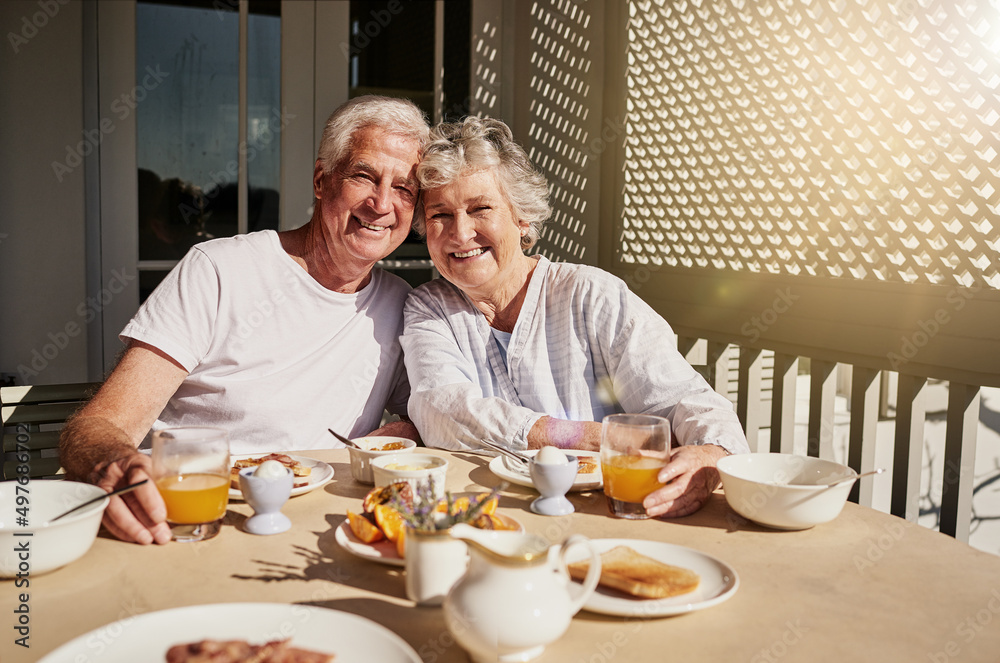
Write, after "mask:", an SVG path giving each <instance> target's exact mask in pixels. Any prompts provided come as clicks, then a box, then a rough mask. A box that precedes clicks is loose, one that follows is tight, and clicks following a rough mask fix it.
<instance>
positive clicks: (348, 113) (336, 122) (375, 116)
mask: <svg viewBox="0 0 1000 663" xmlns="http://www.w3.org/2000/svg"><path fill="white" fill-rule="evenodd" d="M370 126H377V127H379V128H380V129H383V130H385V131H387V132H388V133H390V134H396V135H399V136H403V137H405V138H409V139H412V140H415V141H417V143H419V144H420V147H421V148H423V146H424V144H425V143H426V142H427V135H428V132H429V131H430V127H428V126H427V119H426V118H425V117H424V113H423V111H421V110H420V108H418V107H417V105H416V104H414V103H413V102H412V101H410V100H408V99H396V98H393V97H382V96H378V95H374V94H367V95H364V96H361V97H355V98H354V99H351V100H350V101H348V102H347V103H345V104H343V105H342V106H340V107H339V108H337V110H335V111H334V112H333V115H331V116H330V117H329V119H328V120H327V121H326V127H325V128H324V129H323V138H322V139H321V140H320V143H319V154H318V155H317V157H316V158H317V159H318V160H319V161H322V162H323V172H324V173H331V172H333V169H334V168H336V167H337V166H338V165H339V164H340V162H341V161H342V160H343V159H345V158H347V155H348V154H349V153H350V151H351V143H352V141H353V140H354V134H355V133H357V131H358V130H360V129H364V128H365V127H370Z"/></svg>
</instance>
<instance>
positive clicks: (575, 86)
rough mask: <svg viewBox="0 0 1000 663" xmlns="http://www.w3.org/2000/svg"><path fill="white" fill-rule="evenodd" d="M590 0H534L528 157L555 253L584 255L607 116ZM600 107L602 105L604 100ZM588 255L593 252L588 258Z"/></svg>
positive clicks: (542, 247) (547, 243)
mask: <svg viewBox="0 0 1000 663" xmlns="http://www.w3.org/2000/svg"><path fill="white" fill-rule="evenodd" d="M593 11H594V10H593V8H592V7H591V6H590V5H589V4H588V3H587V2H584V1H571V0H548V1H544V0H539V1H537V2H533V3H532V4H531V30H530V43H531V56H530V66H529V70H528V72H527V74H526V75H528V76H529V77H530V78H529V88H530V92H529V95H528V96H529V98H530V102H529V113H530V124H529V129H528V139H527V140H526V141H525V144H526V145H527V147H528V156H529V157H531V161H532V163H534V164H535V166H536V167H537V168H538V169H539V170H540V171H541V172H542V173H544V174H545V176H546V177H547V178H548V181H549V187H550V190H551V194H550V200H551V203H552V208H553V210H554V211H553V215H552V217H551V218H550V219H549V221H548V222H547V223H546V224H545V226H544V227H543V231H542V241H541V242H540V243H539V246H538V249H539V252H540V253H542V254H544V255H547V256H548V257H550V258H554V259H560V260H570V261H576V262H580V261H583V260H584V258H585V254H586V248H587V242H586V241H585V238H584V234H585V231H586V227H585V221H584V219H585V218H586V215H587V212H588V204H592V203H591V201H590V197H592V196H596V194H597V189H596V187H594V188H593V189H591V190H590V191H588V189H587V186H588V181H589V179H590V177H589V172H588V168H589V171H590V172H593V173H596V172H597V171H596V169H595V168H594V167H595V166H596V163H597V162H596V160H595V157H596V156H597V155H596V154H594V153H593V151H594V150H593V149H592V148H591V147H589V145H590V143H591V142H592V137H593V135H594V133H595V130H594V125H595V123H599V122H600V118H599V117H597V114H596V113H591V112H590V108H591V106H592V105H594V103H595V102H594V91H593V90H592V89H591V84H590V82H589V76H590V75H591V68H592V66H593V60H594V58H595V57H602V55H601V54H596V55H595V53H594V41H595V39H596V38H599V36H600V35H599V33H598V34H595V33H594V31H595V24H596V23H597V21H595V17H594V16H593V15H592V14H593ZM598 107H599V106H598ZM586 257H589V256H586Z"/></svg>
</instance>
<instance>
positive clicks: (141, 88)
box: [52, 65, 170, 184]
mask: <svg viewBox="0 0 1000 663" xmlns="http://www.w3.org/2000/svg"><path fill="white" fill-rule="evenodd" d="M169 76H170V74H169V73H168V72H166V71H161V70H160V65H156V68H155V69H154V68H153V67H149V66H147V67H146V75H145V76H143V78H142V81H141V82H140V83H139V84H138V85H136V86H135V87H133V88H132V89H131V90H129V91H128V92H125V93H122V94H121V96H119V97H117V98H116V99H115V100H114V101H112V102H111V105H110V106H109V108H110V110H111V112H112V113H114V114H115V117H117V118H118V121H119V122H121V121H122V120H124V119H126V118H127V117H128V116H129V115H130V114H131V113H132V111H134V110H135V109H136V108H137V107H138V106H139V104H140V103H142V101H143V100H144V99H145V98H146V95H148V94H149V93H150V92H152V91H153V90H155V89H156V88H157V87H159V85H160V83H162V82H163V80H164V79H166V78H167V77H169ZM117 126H118V125H117V124H115V122H114V121H113V120H112V119H111V118H110V117H102V118H101V120H100V122H98V123H97V126H96V127H94V128H92V129H84V130H83V140H81V141H80V142H79V143H77V144H76V145H67V146H66V158H65V159H63V160H62V161H53V162H52V172H53V174H54V175H55V176H56V181H57V182H59V183H60V184H61V183H62V181H63V178H64V177H66V175H69V174H70V173H72V172H73V171H74V170H75V169H76V168H77V167H79V166H80V164H82V163H83V159H84V158H85V157H87V156H90V154H91V153H92V152H93V151H94V150H95V149H97V148H98V147H99V146H100V144H101V142H102V141H103V140H104V137H105V136H107V135H108V134H110V133H113V132H114V130H115V129H116V128H117Z"/></svg>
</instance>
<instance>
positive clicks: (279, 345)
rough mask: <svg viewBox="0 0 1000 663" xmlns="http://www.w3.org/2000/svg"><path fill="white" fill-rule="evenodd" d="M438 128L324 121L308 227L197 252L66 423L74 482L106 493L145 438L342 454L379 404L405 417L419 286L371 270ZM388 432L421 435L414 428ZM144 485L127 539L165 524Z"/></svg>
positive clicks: (121, 510) (408, 211)
mask: <svg viewBox="0 0 1000 663" xmlns="http://www.w3.org/2000/svg"><path fill="white" fill-rule="evenodd" d="M427 132H428V127H427V123H426V121H425V119H424V116H423V114H422V113H421V112H420V110H419V109H418V108H417V107H416V106H415V105H413V104H412V103H410V102H408V101H403V100H398V99H388V98H384V97H360V98H357V99H354V100H352V101H350V102H348V103H347V104H345V105H344V106H342V107H341V108H339V109H338V110H337V111H335V112H334V114H333V115H331V116H330V119H329V120H328V121H327V125H326V129H325V131H324V134H323V138H322V141H321V145H320V148H319V155H318V158H317V160H316V165H315V169H314V172H313V192H314V195H315V199H316V200H315V208H314V212H313V216H312V219H311V220H310V221H309V222H308V223H307V224H306V225H305V226H303V227H301V228H298V229H296V230H291V231H287V232H281V233H275V232H273V231H263V232H259V233H251V234H249V235H241V236H236V237H232V238H226V239H219V240H213V241H210V242H205V243H202V244H200V245H198V246H196V247H194V248H193V249H192V250H191V251H190V252H189V253H188V254H187V255H186V256H185V258H184V259H183V260H182V261H181V262H180V263H179V264H178V265H177V267H176V268H174V270H173V271H171V273H170V274H169V275H168V276H167V278H166V279H165V280H164V281H163V283H162V284H161V285H160V286H159V287H158V288H157V290H156V291H155V292H154V293H153V294H152V296H150V298H149V299H148V300H147V301H146V302H145V303H144V304H143V306H142V307H141V309H140V310H139V312H138V313H137V314H136V316H135V317H134V318H133V319H132V321H131V322H129V324H128V325H127V326H126V327H125V329H124V330H123V331H122V333H121V338H122V340H123V341H125V342H127V348H126V350H125V353H124V354H123V356H122V358H121V360H120V362H119V364H118V366H117V367H116V368H115V370H114V372H113V373H111V375H110V376H109V377H108V379H107V381H106V382H105V383H104V385H103V387H102V388H101V390H100V391H99V392H98V393H97V394H96V395H95V396H94V398H93V399H92V400H91V402H90V403H89V404H88V405H87V406H86V407H85V408H83V409H82V410H81V411H80V412H79V414H77V415H76V416H75V417H74V418H73V419H72V420H71V421H70V422H69V423H68V424H67V426H66V428H65V429H64V432H63V435H62V439H61V444H60V459H61V462H62V465H63V467H64V468H65V469H66V471H67V474H68V475H69V476H70V477H74V478H78V479H82V480H86V481H90V482H92V483H95V484H97V485H99V486H101V487H102V488H105V489H107V490H110V489H112V488H116V487H120V486H123V485H126V484H128V483H131V482H135V481H138V480H141V479H142V478H144V477H145V476H146V475H147V474H148V472H149V468H150V463H149V457H148V456H147V455H145V454H142V453H141V452H139V451H138V450H137V448H138V447H139V445H140V443H142V441H143V440H144V439H145V438H146V437H147V436H148V434H149V432H150V430H151V429H153V430H155V429H158V428H163V427H167V426H178V425H210V426H219V427H221V428H224V429H226V430H227V431H229V434H230V439H231V443H232V450H233V452H236V453H241V452H242V453H245V452H253V451H262V452H269V451H289V450H293V449H308V448H320V447H331V446H340V444H339V443H338V442H336V441H334V440H333V438H332V437H331V436H330V435H329V433H328V432H327V430H326V429H327V428H332V429H334V430H336V431H338V432H340V431H343V432H344V433H345V434H347V435H350V436H356V435H364V434H367V433H369V432H370V431H371V430H372V429H373V428H376V427H377V426H378V425H379V423H380V422H381V418H382V414H383V412H384V410H385V409H386V408H387V407H388V409H389V410H390V411H392V412H396V413H399V414H405V405H406V399H407V396H408V393H409V386H408V384H407V381H406V375H405V370H404V368H403V364H402V354H401V350H400V347H399V340H398V338H399V335H400V332H401V328H402V306H403V301H404V299H405V298H406V294H407V292H408V291H409V287H408V286H407V285H406V283H405V282H403V280H402V279H399V278H398V277H395V276H393V275H391V274H387V273H385V272H382V271H381V270H378V269H373V267H374V265H375V263H376V262H377V261H378V260H381V259H382V258H384V257H385V256H387V255H388V254H389V253H390V252H392V251H393V250H394V249H395V248H396V247H397V246H399V245H400V243H401V242H402V241H403V240H404V239H405V238H406V236H407V234H408V233H409V231H410V224H411V222H412V220H413V212H414V207H415V205H416V203H417V197H418V193H419V191H418V187H417V182H416V166H417V162H418V160H419V157H420V153H421V150H422V148H423V145H424V143H425V141H426V139H427ZM378 433H379V434H386V435H393V434H395V435H406V436H407V437H415V436H416V430H415V429H414V428H413V426H412V425H411V424H409V423H408V422H405V421H404V422H396V423H394V424H389V425H388V426H386V427H383V428H382V429H379V431H378ZM165 516H166V510H165V507H164V504H163V501H162V499H161V498H160V496H159V494H158V493H157V491H156V489H155V488H154V487H153V486H152V485H151V484H147V485H146V486H143V487H142V488H140V489H139V490H136V491H134V492H132V493H130V494H128V495H126V496H124V498H118V497H116V498H113V499H112V502H111V503H110V504H109V505H108V508H107V510H106V511H105V516H104V524H105V525H106V526H107V528H108V529H109V530H110V531H111V533H112V534H114V535H115V536H117V537H118V538H121V539H124V540H127V541H134V542H137V543H143V544H146V543H152V542H154V541H155V542H157V543H165V542H167V541H169V540H170V529H169V527H168V526H167V524H166V522H165Z"/></svg>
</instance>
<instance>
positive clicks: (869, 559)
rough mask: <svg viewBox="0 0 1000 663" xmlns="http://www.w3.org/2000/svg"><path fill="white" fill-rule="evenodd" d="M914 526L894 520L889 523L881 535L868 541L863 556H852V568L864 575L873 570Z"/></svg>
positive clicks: (907, 522)
mask: <svg viewBox="0 0 1000 663" xmlns="http://www.w3.org/2000/svg"><path fill="white" fill-rule="evenodd" d="M915 526H916V525H914V524H913V523H911V522H910V521H908V520H896V521H893V522H892V523H890V524H889V525H888V526H886V528H885V531H884V532H883V533H882V534H880V535H878V536H877V537H874V538H872V539H869V540H868V547H867V548H865V554H864V556H862V555H859V554H855V555H854V559H852V560H851V561H852V562H854V568H855V569H856V570H857V572H858V573H865V572H866V571H868V570H869V569H871V568H874V567H875V565H876V564H877V563H879V562H881V561H882V558H884V557H885V554H886V553H887V552H889V550H891V549H892V548H893V547H894V546H895V545H896V544H897V543H899V541H901V540H902V539H903V537H904V536H905V535H906V530H907V529H909V528H911V527H915Z"/></svg>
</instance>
